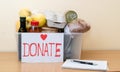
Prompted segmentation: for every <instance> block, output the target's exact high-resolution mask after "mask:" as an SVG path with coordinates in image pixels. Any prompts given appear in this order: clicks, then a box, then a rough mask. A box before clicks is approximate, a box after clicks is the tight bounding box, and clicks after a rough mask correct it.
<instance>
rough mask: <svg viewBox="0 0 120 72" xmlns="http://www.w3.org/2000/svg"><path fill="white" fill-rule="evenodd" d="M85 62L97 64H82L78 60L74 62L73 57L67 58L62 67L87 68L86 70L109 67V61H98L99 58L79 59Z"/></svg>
mask: <svg viewBox="0 0 120 72" xmlns="http://www.w3.org/2000/svg"><path fill="white" fill-rule="evenodd" d="M78 61H83V62H91V63H93V64H95V65H89V64H82V63H78V62H73V59H68V60H66V61H65V62H64V63H63V65H62V68H72V69H86V70H103V71H106V70H107V69H108V67H107V61H101V60H100V61H98V60H78Z"/></svg>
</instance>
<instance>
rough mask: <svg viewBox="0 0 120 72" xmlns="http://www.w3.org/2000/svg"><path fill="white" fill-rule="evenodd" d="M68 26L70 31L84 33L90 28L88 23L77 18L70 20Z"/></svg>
mask: <svg viewBox="0 0 120 72" xmlns="http://www.w3.org/2000/svg"><path fill="white" fill-rule="evenodd" d="M68 27H69V29H70V32H72V33H84V32H87V31H88V30H90V25H89V24H88V23H86V22H85V21H84V20H82V19H79V18H78V19H75V20H73V21H72V22H70V23H69V24H68Z"/></svg>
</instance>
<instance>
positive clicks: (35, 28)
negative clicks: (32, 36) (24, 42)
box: [28, 21, 41, 32]
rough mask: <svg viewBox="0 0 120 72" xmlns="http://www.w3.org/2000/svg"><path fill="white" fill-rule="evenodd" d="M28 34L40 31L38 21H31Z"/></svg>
mask: <svg viewBox="0 0 120 72" xmlns="http://www.w3.org/2000/svg"><path fill="white" fill-rule="evenodd" d="M28 31H29V32H41V29H40V28H39V22H38V21H31V27H30V28H29V30H28Z"/></svg>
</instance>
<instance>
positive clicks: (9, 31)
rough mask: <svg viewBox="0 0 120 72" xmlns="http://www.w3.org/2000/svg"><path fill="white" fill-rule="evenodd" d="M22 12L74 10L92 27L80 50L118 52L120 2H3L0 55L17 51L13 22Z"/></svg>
mask: <svg viewBox="0 0 120 72" xmlns="http://www.w3.org/2000/svg"><path fill="white" fill-rule="evenodd" d="M21 8H29V9H31V10H33V9H39V10H53V11H55V12H65V11H66V10H69V9H72V10H75V11H76V12H77V13H78V15H79V17H80V18H82V19H85V20H86V21H87V22H89V23H90V24H91V26H92V29H91V30H90V31H89V32H87V33H85V34H84V36H83V49H102V50H103V49H119V48H120V44H119V41H120V38H119V37H120V32H119V31H120V20H119V19H120V0H2V1H1V2H0V9H1V10H0V51H17V43H16V32H15V22H16V21H17V20H18V18H19V17H18V12H19V10H20V9H21Z"/></svg>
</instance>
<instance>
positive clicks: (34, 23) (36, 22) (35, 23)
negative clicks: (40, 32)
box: [31, 21, 39, 26]
mask: <svg viewBox="0 0 120 72" xmlns="http://www.w3.org/2000/svg"><path fill="white" fill-rule="evenodd" d="M31 25H32V26H38V25H39V22H38V21H31Z"/></svg>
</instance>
